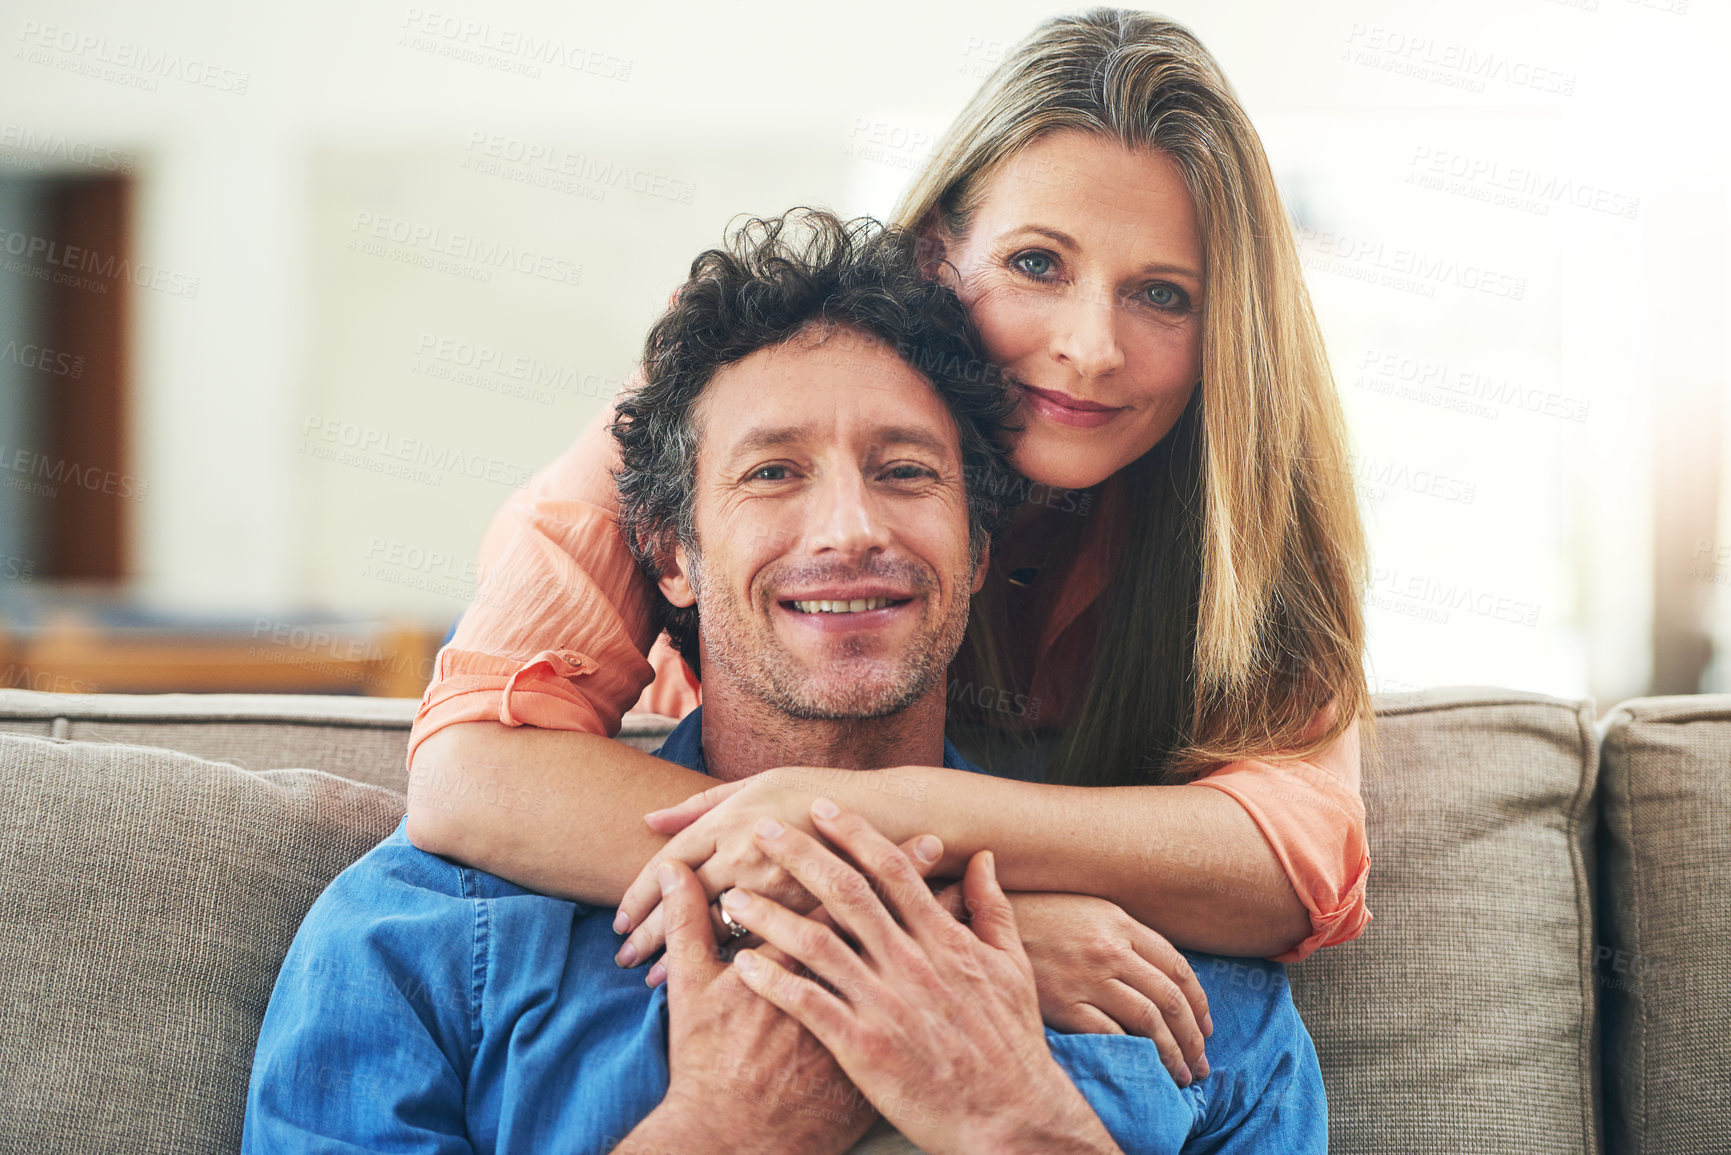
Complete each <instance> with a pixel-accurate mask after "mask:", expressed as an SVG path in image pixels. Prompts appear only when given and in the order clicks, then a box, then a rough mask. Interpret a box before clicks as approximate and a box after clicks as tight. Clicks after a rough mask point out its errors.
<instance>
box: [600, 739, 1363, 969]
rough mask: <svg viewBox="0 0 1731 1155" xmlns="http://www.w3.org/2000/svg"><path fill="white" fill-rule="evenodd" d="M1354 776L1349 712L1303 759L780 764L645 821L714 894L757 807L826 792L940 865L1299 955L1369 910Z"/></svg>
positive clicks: (647, 883)
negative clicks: (970, 867)
mask: <svg viewBox="0 0 1731 1155" xmlns="http://www.w3.org/2000/svg"><path fill="white" fill-rule="evenodd" d="M1219 776H1230V777H1231V778H1232V779H1233V780H1234V781H1233V782H1232V783H1231V785H1230V788H1228V787H1227V786H1224V785H1223V786H1220V787H1219V788H1217V789H1198V788H1197V785H1216V783H1214V782H1213V781H1211V779H1213V778H1216V777H1219ZM1357 783H1358V726H1357V723H1356V722H1355V723H1353V724H1352V725H1351V726H1349V727H1348V728H1347V730H1346V731H1345V732H1344V733H1343V734H1342V735H1341V736H1340V738H1338V739H1337V740H1336V741H1335V742H1334V743H1332V744H1331V745H1330V746H1328V747H1327V748H1325V749H1324V750H1322V751H1321V752H1320V753H1319V754H1317V755H1316V756H1315V757H1313V758H1312V759H1310V760H1308V761H1296V760H1293V761H1287V762H1260V761H1244V762H1233V763H1229V764H1227V765H1226V766H1225V767H1222V768H1221V769H1220V770H1219V771H1217V772H1216V774H1215V775H1210V776H1209V777H1208V778H1205V779H1202V780H1201V781H1200V782H1199V783H1197V784H1192V785H1191V786H1120V787H1077V786H1047V785H1043V784H1036V783H1027V782H1016V781H1010V780H1006V779H1001V778H992V777H987V776H984V775H980V774H974V773H970V772H968V771H964V770H948V769H944V768H941V767H929V766H900V767H895V768H893V769H887V770H880V771H862V772H846V771H837V770H818V769H806V768H797V767H787V768H782V769H779V770H775V771H771V772H769V773H767V774H764V775H759V776H758V777H757V778H754V779H748V780H746V781H745V782H736V783H728V784H724V785H721V786H716V787H712V788H711V789H710V790H708V791H705V792H704V794H703V795H701V796H695V797H693V798H691V799H689V800H688V801H687V802H685V803H683V804H681V805H679V806H677V807H675V808H674V809H673V811H671V812H670V813H668V814H663V815H657V816H652V818H651V822H652V824H653V825H654V826H655V827H656V828H657V829H658V830H660V831H661V832H663V833H667V834H671V835H673V836H674V837H673V840H672V841H671V842H670V843H669V844H668V846H667V849H666V851H665V852H664V853H665V855H666V856H668V857H673V858H678V859H679V860H680V861H683V862H685V863H686V864H687V865H689V866H691V867H692V868H693V869H695V870H697V871H698V874H699V877H700V878H704V879H705V880H706V882H707V883H709V884H710V885H712V886H713V887H714V892H715V893H719V891H720V889H721V888H722V887H723V886H724V885H726V883H724V882H723V881H722V879H721V878H720V877H718V873H719V872H718V871H716V870H715V869H714V868H713V863H714V862H718V861H725V862H726V863H727V864H728V869H729V870H738V869H740V868H741V866H742V865H744V866H750V867H754V868H759V869H760V868H761V864H758V863H756V862H755V861H754V860H753V859H752V857H751V854H750V853H749V848H750V845H751V843H752V830H753V827H754V826H755V824H756V822H757V821H758V820H759V819H761V818H764V817H771V818H775V819H777V820H778V821H782V822H788V823H791V824H794V825H799V824H802V823H803V822H804V821H805V819H804V817H803V813H802V811H803V808H804V807H805V806H807V805H809V802H810V799H811V798H812V797H814V796H815V795H820V794H824V795H829V796H830V797H832V798H833V799H834V800H835V801H837V802H840V803H841V804H842V805H844V806H848V807H849V808H851V809H856V810H858V811H860V812H861V813H863V814H866V815H867V816H868V817H869V818H870V819H871V821H872V822H873V823H874V824H875V825H877V826H878V828H879V829H880V830H882V831H883V832H884V833H885V834H886V835H887V836H889V837H891V838H894V839H897V840H900V839H904V838H907V837H911V836H912V834H911V833H909V832H911V831H915V830H916V828H917V830H918V831H929V832H931V833H934V834H937V835H938V837H940V838H942V839H943V840H944V845H945V847H946V852H947V853H948V855H949V858H947V859H946V861H945V862H943V863H940V864H939V873H941V874H948V873H951V872H953V871H955V870H956V869H958V868H959V865H960V864H961V863H964V862H966V861H967V858H968V856H969V855H971V854H972V853H975V852H977V851H979V850H982V849H990V850H992V851H993V852H994V853H996V854H997V855H998V858H999V861H1000V863H1001V866H1000V870H1001V872H1002V873H1003V875H1004V877H1005V879H1006V885H1007V886H1009V887H1010V888H1011V889H1013V890H1017V891H1062V892H1069V893H1075V894H1089V895H1094V896H1096V897H1099V898H1104V899H1108V900H1109V901H1111V902H1114V903H1116V904H1117V905H1118V906H1120V907H1122V908H1123V909H1124V910H1125V911H1126V912H1128V913H1129V914H1130V915H1131V916H1132V917H1134V918H1135V919H1136V920H1137V921H1138V922H1141V923H1142V924H1143V925H1144V926H1147V927H1148V928H1150V929H1151V930H1154V931H1156V932H1158V933H1159V934H1161V935H1163V936H1164V937H1166V938H1167V939H1169V940H1171V942H1172V943H1173V944H1174V945H1177V946H1180V947H1183V948H1185V949H1189V950H1201V951H1208V952H1212V953H1218V954H1236V955H1259V956H1263V957H1272V956H1275V955H1281V956H1282V957H1284V958H1286V959H1296V958H1299V957H1302V956H1303V955H1304V954H1305V953H1308V951H1309V950H1310V949H1314V948H1315V946H1317V945H1319V944H1321V943H1323V942H1331V941H1343V940H1344V939H1345V938H1350V937H1352V935H1353V934H1355V933H1356V932H1357V928H1358V927H1359V926H1362V924H1363V921H1364V920H1365V919H1367V918H1368V915H1367V914H1366V913H1365V912H1364V910H1363V876H1364V871H1365V867H1366V866H1367V865H1368V857H1367V856H1366V855H1365V853H1364V849H1363V847H1364V807H1363V804H1362V802H1360V801H1359V799H1358V793H1357ZM1331 859H1332V863H1331ZM1299 886H1303V888H1304V890H1303V892H1302V893H1301V892H1300V890H1299V889H1298V887H1299ZM658 893H659V892H658V889H657V888H656V887H655V885H654V879H653V874H652V872H650V871H648V870H645V871H644V872H642V873H641V874H639V876H638V878H637V880H636V881H635V882H634V883H633V884H632V886H631V888H630V889H629V890H628V891H627V892H626V895H625V898H624V900H623V901H622V902H621V904H620V909H621V912H622V914H623V915H624V916H625V919H626V920H627V922H628V923H629V925H630V926H631V927H632V928H633V929H632V935H631V938H630V939H629V940H628V945H629V946H630V947H631V948H632V953H633V954H634V955H635V956H636V957H639V958H643V957H647V956H648V955H649V954H650V953H652V952H653V951H655V950H657V949H659V948H660V945H661V941H660V922H659V919H658V918H656V917H655V913H654V906H655V902H656V899H657V896H658Z"/></svg>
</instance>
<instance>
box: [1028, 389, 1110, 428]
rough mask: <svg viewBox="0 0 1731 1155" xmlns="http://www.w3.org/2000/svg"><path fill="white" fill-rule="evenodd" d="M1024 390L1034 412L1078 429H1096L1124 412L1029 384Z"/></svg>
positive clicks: (1049, 419)
mask: <svg viewBox="0 0 1731 1155" xmlns="http://www.w3.org/2000/svg"><path fill="white" fill-rule="evenodd" d="M1022 388H1023V389H1024V390H1026V391H1027V394H1028V404H1029V405H1030V406H1031V407H1032V408H1033V409H1034V411H1035V412H1036V413H1038V414H1039V415H1040V416H1041V417H1044V418H1045V419H1046V420H1048V421H1056V422H1057V423H1058V424H1059V425H1069V426H1072V427H1073V428H1076V429H1094V428H1097V427H1098V426H1101V425H1104V424H1106V423H1107V422H1108V421H1110V420H1112V419H1113V418H1114V417H1116V416H1118V414H1120V413H1122V412H1124V408H1123V407H1122V406H1117V407H1113V406H1110V405H1101V404H1100V403H1099V402H1098V401H1084V400H1082V399H1081V398H1080V397H1072V396H1070V395H1069V394H1068V393H1059V392H1058V391H1057V390H1055V389H1036V388H1035V387H1034V386H1032V385H1027V384H1024V385H1023V386H1022Z"/></svg>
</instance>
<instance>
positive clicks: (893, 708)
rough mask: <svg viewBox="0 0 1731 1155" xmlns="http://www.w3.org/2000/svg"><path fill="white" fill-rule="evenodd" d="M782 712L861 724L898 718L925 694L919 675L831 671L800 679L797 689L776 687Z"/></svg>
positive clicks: (818, 719) (888, 672)
mask: <svg viewBox="0 0 1731 1155" xmlns="http://www.w3.org/2000/svg"><path fill="white" fill-rule="evenodd" d="M777 690H778V691H779V692H778V693H777V695H776V696H777V697H778V698H780V699H781V700H780V702H778V703H777V705H778V706H779V708H780V709H781V710H782V711H783V712H785V713H787V714H789V715H791V716H793V717H795V718H799V719H802V720H804V721H810V722H818V721H822V722H846V721H862V720H865V719H870V718H885V717H888V716H890V715H891V714H899V713H901V712H902V711H903V710H905V709H907V708H908V707H909V706H911V705H913V704H914V703H915V702H917V701H918V700H919V699H920V698H921V697H922V696H923V695H924V694H925V691H926V687H924V686H921V685H920V684H919V679H918V677H917V675H916V674H914V673H913V672H911V671H908V670H904V669H897V670H893V671H883V670H877V671H870V672H868V671H848V670H845V669H843V670H837V669H835V668H833V667H832V668H830V669H828V670H825V671H824V672H823V673H822V674H814V675H813V676H811V677H809V678H805V679H801V680H800V681H799V682H798V684H796V685H786V684H784V685H782V686H779V687H777Z"/></svg>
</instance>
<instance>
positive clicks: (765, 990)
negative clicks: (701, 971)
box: [733, 950, 853, 1070]
mask: <svg viewBox="0 0 1731 1155" xmlns="http://www.w3.org/2000/svg"><path fill="white" fill-rule="evenodd" d="M733 965H734V968H735V969H736V970H737V971H738V972H739V977H740V978H741V979H742V980H744V982H745V985H746V986H748V987H750V988H751V989H752V991H754V992H755V993H756V994H758V995H759V996H761V997H762V998H763V999H764V1000H766V1001H767V1002H770V1003H772V1004H774V1005H775V1006H776V1007H777V1008H779V1009H780V1010H782V1011H784V1012H786V1013H787V1014H788V1015H789V1016H791V1017H792V1018H794V1019H795V1020H797V1021H798V1022H799V1025H800V1026H802V1027H804V1028H805V1029H806V1030H808V1031H810V1032H811V1033H812V1035H813V1037H815V1038H816V1039H817V1041H818V1042H820V1043H822V1044H823V1045H824V1047H825V1049H827V1050H828V1051H829V1052H830V1053H831V1054H832V1055H834V1056H835V1058H836V1061H837V1062H838V1063H840V1064H841V1065H842V1067H843V1069H844V1070H845V1069H846V1068H847V1063H846V1061H845V1060H844V1058H843V1054H842V1051H843V1047H842V1043H843V1040H844V1039H845V1038H846V1037H847V1029H848V1026H849V1024H850V1023H851V1022H852V1021H853V1012H852V1010H851V1009H850V1008H849V1007H848V1006H847V1004H846V1003H844V1002H842V1000H841V999H839V998H837V997H836V996H835V995H833V994H831V993H830V992H828V991H826V990H824V989H823V988H822V987H821V986H819V985H818V984H816V983H814V982H812V981H811V980H810V979H807V978H801V977H800V976H798V975H795V974H793V973H792V972H790V971H789V970H788V969H787V968H786V967H784V966H782V965H781V964H779V963H777V962H774V961H772V960H770V959H768V958H766V957H764V956H763V955H761V954H759V953H758V952H757V951H754V950H746V951H740V952H739V954H737V955H735V956H734V958H733Z"/></svg>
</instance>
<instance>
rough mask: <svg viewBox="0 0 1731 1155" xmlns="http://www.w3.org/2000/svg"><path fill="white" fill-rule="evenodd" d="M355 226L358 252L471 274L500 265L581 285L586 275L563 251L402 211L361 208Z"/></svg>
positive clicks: (485, 274)
mask: <svg viewBox="0 0 1731 1155" xmlns="http://www.w3.org/2000/svg"><path fill="white" fill-rule="evenodd" d="M350 232H352V233H354V234H355V235H354V236H353V237H351V238H350V240H349V248H351V249H353V250H355V251H357V252H364V253H367V254H368V255H370V256H382V257H387V258H390V259H392V260H399V261H402V262H403V263H406V264H413V265H422V266H424V267H426V268H430V269H434V270H435V271H438V272H450V273H455V274H457V275H459V276H465V277H469V278H470V279H472V280H478V281H490V280H492V277H493V270H495V269H505V270H508V271H511V272H515V273H520V274H522V275H523V276H525V277H535V278H537V279H539V280H543V281H551V282H553V283H554V284H556V285H576V284H578V283H579V282H580V281H581V280H582V279H583V266H582V265H580V264H577V263H576V262H573V261H567V260H565V259H564V258H563V257H556V256H552V255H550V254H547V253H537V252H535V251H534V250H532V249H525V248H519V247H517V246H515V245H508V244H503V243H501V242H499V241H490V240H486V239H485V238H482V237H478V236H475V235H473V234H472V233H457V232H447V231H446V230H445V229H443V228H440V227H439V226H437V225H428V224H423V223H421V222H418V221H409V220H404V219H403V218H401V217H390V216H380V215H378V214H375V213H369V212H364V211H363V212H357V213H356V214H355V223H354V224H353V225H352V226H350ZM392 246H395V247H392Z"/></svg>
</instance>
